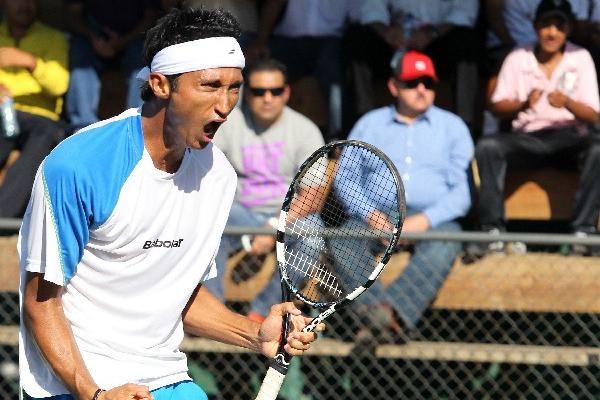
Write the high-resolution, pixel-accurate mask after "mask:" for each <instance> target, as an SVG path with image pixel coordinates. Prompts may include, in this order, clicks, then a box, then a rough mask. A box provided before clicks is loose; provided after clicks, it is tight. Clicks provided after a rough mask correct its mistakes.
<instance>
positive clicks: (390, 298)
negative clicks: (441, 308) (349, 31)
mask: <svg viewBox="0 0 600 400" xmlns="http://www.w3.org/2000/svg"><path fill="white" fill-rule="evenodd" d="M393 64H394V69H393V72H394V75H393V77H391V78H389V80H388V89H389V91H390V93H391V94H392V96H393V97H394V98H395V99H396V101H395V104H392V105H390V106H387V107H383V108H379V109H376V110H373V111H371V112H369V113H367V114H365V116H363V117H362V118H361V119H360V120H359V121H358V122H357V123H356V125H355V126H354V128H353V129H352V132H351V133H350V136H349V139H356V140H362V141H364V142H367V143H370V144H372V145H375V146H376V147H378V148H380V149H384V150H385V151H386V153H387V155H388V156H389V157H390V158H391V159H392V161H393V162H394V164H395V165H396V167H397V168H398V171H399V172H400V174H401V176H402V180H403V182H404V188H405V191H406V204H407V210H408V213H407V215H408V216H407V218H406V220H405V222H404V226H403V231H404V232H425V231H458V230H460V229H461V227H460V225H459V224H458V222H457V219H458V218H460V217H462V216H464V215H465V214H466V213H467V211H468V210H469V207H470V206H471V197H470V192H469V184H468V179H467V169H468V167H469V164H470V161H471V159H472V157H473V142H472V140H471V135H470V133H469V130H468V129H467V126H466V125H465V123H464V122H463V121H462V120H461V119H460V118H459V117H458V116H457V115H455V114H452V113H451V112H449V111H445V110H442V109H440V108H438V107H436V106H434V105H433V101H434V98H435V90H434V89H435V83H436V82H437V80H438V78H437V74H436V71H435V68H434V66H433V62H432V61H431V59H430V58H429V57H428V56H426V55H425V54H422V53H419V52H416V51H409V52H407V53H405V54H403V55H401V56H400V57H397V58H396V59H395V60H393ZM342 165H343V164H342ZM340 168H342V167H340ZM347 168H348V169H352V166H348V167H347ZM357 168H358V167H357ZM363 173H364V171H360V170H356V171H354V170H352V171H348V173H338V177H340V176H341V177H342V178H341V179H339V182H338V180H336V183H335V186H336V187H337V186H338V185H339V186H345V185H346V184H349V182H345V179H347V180H354V179H356V177H360V176H362V174H363ZM344 177H345V178H344ZM353 184H354V185H356V184H357V183H353ZM344 200H345V199H344V198H343V197H342V196H340V201H341V202H342V204H343V203H344ZM371 200H373V202H374V204H375V205H376V206H377V204H378V202H382V201H385V199H371ZM347 211H348V213H349V214H350V218H360V217H359V216H358V215H352V210H347ZM353 224H356V222H355V221H354V222H353ZM364 224H365V227H366V225H367V224H368V222H367V221H365V222H364ZM353 226H356V225H353ZM336 240H343V241H347V242H348V246H347V247H348V251H346V252H340V253H339V254H335V252H334V254H333V256H334V259H335V262H336V263H338V264H342V265H343V263H344V262H345V260H348V259H351V258H352V254H351V252H352V251H353V250H352V249H362V248H365V245H364V244H351V243H350V242H351V241H353V240H357V239H352V238H344V239H336ZM342 247H345V246H344V245H343V244H342V245H341V246H336V247H335V248H336V249H341V248H342ZM367 247H368V248H370V249H371V251H373V252H374V253H377V252H381V251H382V247H381V243H379V242H375V241H373V242H372V243H370V244H368V245H367ZM409 247H410V250H411V252H412V255H411V257H410V261H409V263H408V265H407V266H406V268H405V269H404V271H403V272H402V274H401V275H400V276H399V277H398V278H397V279H396V280H395V281H394V282H393V283H391V284H390V285H389V286H388V287H386V288H383V287H382V286H381V283H378V282H376V283H375V284H374V287H373V288H372V290H369V292H367V293H365V294H364V295H363V296H361V298H360V299H361V300H359V301H362V302H363V303H365V304H367V303H375V304H381V303H383V304H384V305H386V306H387V307H379V308H373V307H365V314H366V316H367V317H372V316H374V315H376V311H374V310H377V309H384V310H385V309H387V310H390V311H391V310H393V314H394V315H395V316H396V317H398V318H397V319H394V320H391V321H396V322H398V323H397V324H396V329H398V328H399V327H400V326H402V327H403V331H405V332H406V331H410V330H412V329H413V328H414V327H415V326H416V324H417V322H418V321H419V319H420V318H421V315H422V313H423V312H424V311H425V309H426V308H427V306H428V305H429V303H430V302H431V300H432V299H433V298H434V296H435V295H436V293H437V291H438V288H439V287H440V286H441V285H442V283H443V282H444V280H445V278H446V275H447V274H448V271H449V270H450V267H451V266H452V264H453V262H454V259H455V258H456V256H457V255H458V253H459V251H460V248H461V246H460V243H459V242H448V241H441V240H425V241H417V242H415V243H414V244H412V245H411V246H409ZM354 251H356V250H354ZM338 270H345V268H342V269H338ZM392 325H393V324H392ZM376 336H378V337H383V336H382V335H376ZM401 339H406V336H404V335H402V336H399V337H397V338H396V340H401Z"/></svg>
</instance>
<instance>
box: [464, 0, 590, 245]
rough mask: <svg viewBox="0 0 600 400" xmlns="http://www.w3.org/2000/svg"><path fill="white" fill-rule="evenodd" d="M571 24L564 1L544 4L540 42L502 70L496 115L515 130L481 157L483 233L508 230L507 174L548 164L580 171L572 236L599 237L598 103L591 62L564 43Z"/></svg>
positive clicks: (483, 149)
mask: <svg viewBox="0 0 600 400" xmlns="http://www.w3.org/2000/svg"><path fill="white" fill-rule="evenodd" d="M573 21H574V15H573V12H572V9H571V5H570V4H569V2H568V1H567V0H542V1H541V2H540V4H539V6H538V8H537V11H536V13H535V21H534V27H535V29H536V32H537V38H538V39H537V42H536V43H533V44H531V45H527V46H523V47H519V48H517V49H515V50H513V51H512V52H511V53H510V54H509V55H508V56H507V58H506V60H505V61H504V64H503V65H502V68H501V70H500V74H499V76H498V83H497V86H496V89H495V91H494V93H493V95H492V98H491V111H492V112H493V113H494V114H495V115H496V116H497V117H499V118H505V119H509V120H510V121H511V122H512V129H511V130H510V132H502V133H500V134H497V135H491V136H486V137H484V138H483V139H482V140H480V141H479V143H478V144H477V150H476V159H477V165H478V168H479V176H480V180H481V186H480V188H479V202H478V214H479V221H480V223H481V225H482V229H483V230H485V231H488V232H490V233H497V232H499V231H503V230H504V229H505V218H504V203H503V198H504V196H503V194H504V177H505V175H506V170H507V169H508V168H510V169H516V170H523V169H532V168H540V167H543V166H549V165H551V166H555V167H559V168H561V167H564V166H570V167H571V168H575V167H576V166H579V167H580V170H581V178H580V185H579V190H578V191H577V194H576V196H575V205H574V208H573V217H572V222H571V224H572V229H573V231H574V232H575V233H576V234H577V235H580V236H583V235H587V234H591V233H596V224H597V222H598V211H599V208H600V185H599V184H598V171H599V170H600V140H599V137H598V134H597V129H596V128H595V125H596V124H597V122H598V111H599V109H600V99H599V97H598V84H597V78H596V70H595V67H594V62H593V61H592V57H591V56H590V54H589V52H588V51H587V50H585V49H583V48H581V47H578V46H576V45H574V44H572V43H570V42H568V41H567V37H568V35H569V33H570V32H571V29H572V27H573ZM490 250H503V248H502V244H501V243H499V242H498V243H492V247H491V248H490ZM575 250H576V252H578V253H586V252H587V251H588V250H589V249H583V248H579V247H577V248H576V249H575Z"/></svg>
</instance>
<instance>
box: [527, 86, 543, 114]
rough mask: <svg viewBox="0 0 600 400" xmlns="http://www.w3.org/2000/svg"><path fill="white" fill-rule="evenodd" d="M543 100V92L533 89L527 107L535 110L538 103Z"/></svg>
mask: <svg viewBox="0 0 600 400" xmlns="http://www.w3.org/2000/svg"><path fill="white" fill-rule="evenodd" d="M541 98H542V91H541V90H540V89H533V90H532V91H531V92H530V93H529V96H528V97H527V104H526V107H527V108H528V109H529V108H533V107H534V106H535V105H536V104H537V102H538V101H540V99H541Z"/></svg>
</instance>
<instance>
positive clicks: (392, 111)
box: [389, 104, 435, 125]
mask: <svg viewBox="0 0 600 400" xmlns="http://www.w3.org/2000/svg"><path fill="white" fill-rule="evenodd" d="M434 107H435V106H434V105H433V104H432V105H431V106H430V107H429V108H428V109H427V110H426V111H425V112H424V113H423V114H421V115H419V116H418V117H417V119H416V120H415V123H416V122H420V121H426V122H431V113H432V110H433V108H434ZM389 113H390V122H392V123H398V124H402V125H406V123H405V122H404V121H400V120H399V119H398V118H397V117H396V116H397V113H396V106H395V105H394V104H391V105H390V106H389Z"/></svg>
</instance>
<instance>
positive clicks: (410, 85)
mask: <svg viewBox="0 0 600 400" xmlns="http://www.w3.org/2000/svg"><path fill="white" fill-rule="evenodd" d="M419 83H422V84H423V86H425V89H429V90H431V89H433V87H434V86H435V81H434V80H433V78H430V77H428V76H424V77H422V78H417V79H411V80H409V81H400V80H399V81H398V84H399V86H400V87H402V88H405V89H414V88H416V87H417V86H419Z"/></svg>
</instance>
